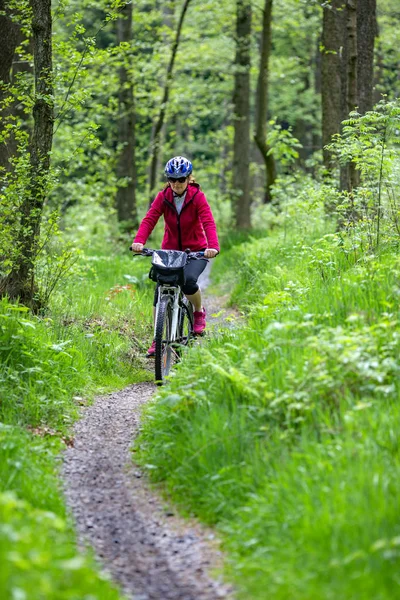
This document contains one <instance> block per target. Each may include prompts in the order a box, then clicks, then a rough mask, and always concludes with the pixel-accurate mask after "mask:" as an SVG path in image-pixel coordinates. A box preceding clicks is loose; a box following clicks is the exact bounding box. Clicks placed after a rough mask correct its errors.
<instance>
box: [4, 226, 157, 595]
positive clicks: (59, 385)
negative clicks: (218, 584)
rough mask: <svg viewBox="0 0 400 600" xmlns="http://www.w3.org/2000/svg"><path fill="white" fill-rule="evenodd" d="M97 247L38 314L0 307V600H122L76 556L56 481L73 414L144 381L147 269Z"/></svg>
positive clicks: (81, 556) (148, 312)
mask: <svg viewBox="0 0 400 600" xmlns="http://www.w3.org/2000/svg"><path fill="white" fill-rule="evenodd" d="M52 239H53V240H54V238H52ZM76 242H77V243H80V240H79V239H78V240H76ZM105 248H107V250H108V252H109V253H108V255H98V254H95V253H94V250H95V248H93V247H92V248H91V251H92V254H91V255H90V256H87V255H84V254H81V255H80V256H79V257H78V258H79V260H78V262H77V263H76V265H75V266H74V270H73V272H72V273H71V278H70V279H69V280H68V281H65V282H64V286H63V287H62V288H60V287H59V288H56V289H55V291H54V294H53V295H52V296H51V298H50V310H49V311H48V312H47V313H46V314H45V315H43V316H32V315H31V314H30V313H29V311H28V309H27V308H26V307H23V306H18V305H17V304H10V303H9V302H8V301H7V299H3V300H2V301H1V302H0V365H1V366H0V560H1V564H2V568H1V573H0V597H1V598H26V599H28V598H29V599H30V598H33V599H35V600H36V599H37V600H41V599H42V598H57V599H58V598H60V599H64V598H65V599H67V598H68V599H69V598H70V599H71V600H72V599H73V598H87V600H89V599H92V598H96V599H97V598H98V599H99V600H103V599H104V600H106V599H110V600H111V599H114V598H115V599H117V598H120V597H121V596H120V595H119V594H118V593H117V591H115V590H114V589H113V587H112V586H111V585H110V584H109V583H108V581H106V579H105V578H104V576H100V575H99V574H98V572H97V570H96V568H95V565H94V561H93V560H92V559H91V558H90V557H88V556H86V555H84V554H82V553H81V554H78V553H77V550H76V548H75V543H74V532H73V530H72V527H71V524H70V523H69V519H68V517H67V515H66V514H65V507H64V502H63V500H62V498H61V496H60V491H59V480H58V477H57V471H58V464H59V460H57V454H59V452H60V451H61V450H62V448H63V447H64V443H68V441H69V435H70V426H71V423H72V421H73V420H74V419H75V418H76V417H77V412H78V411H77V409H78V407H79V406H81V405H82V404H87V403H88V402H89V400H90V398H91V397H92V396H93V393H94V392H96V393H99V392H101V391H108V390H110V389H115V388H117V387H123V386H125V385H127V384H128V383H132V382H136V381H143V380H147V379H149V377H151V374H150V373H149V372H148V371H147V370H145V369H143V361H142V360H141V359H140V358H139V353H140V354H141V353H142V352H143V350H144V348H145V347H146V343H147V339H146V337H150V335H151V331H150V330H151V295H152V286H151V285H148V283H147V281H148V278H147V273H146V272H145V271H146V268H147V267H148V264H145V261H143V262H133V261H132V259H131V257H128V256H118V255H115V254H113V250H112V249H111V248H110V247H107V246H106V244H105V243H104V241H103V244H102V250H103V251H104V249H105ZM86 250H88V248H87V246H86ZM61 260H63V259H61ZM82 290H84V292H83V291H82ZM135 336H137V337H135ZM27 430H29V431H30V433H28V431H27Z"/></svg>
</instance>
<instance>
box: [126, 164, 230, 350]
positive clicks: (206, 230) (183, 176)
mask: <svg viewBox="0 0 400 600" xmlns="http://www.w3.org/2000/svg"><path fill="white" fill-rule="evenodd" d="M192 169H193V167H192V163H191V162H190V161H189V160H188V159H187V158H185V157H184V156H175V157H174V158H171V159H170V160H169V161H168V162H167V164H166V165H165V169H164V173H165V176H166V178H167V184H166V186H165V187H164V189H163V190H162V191H161V192H159V193H158V194H157V196H156V197H155V199H154V200H153V202H152V204H151V207H150V209H149V210H148V212H147V214H146V216H145V217H144V219H143V220H142V222H141V224H140V226H139V229H138V232H137V234H136V236H135V239H134V240H133V243H132V250H133V251H134V252H141V251H142V250H143V247H144V244H145V243H146V241H147V239H148V237H149V236H150V234H151V232H152V231H153V229H154V227H155V226H156V224H157V222H158V219H159V218H160V217H161V215H163V216H164V238H163V241H162V244H161V248H162V249H163V250H181V251H185V250H187V249H190V251H191V252H200V251H203V250H204V256H205V258H214V256H216V255H217V254H218V252H219V243H218V235H217V228H216V225H215V221H214V217H213V214H212V212H211V208H210V205H209V204H208V202H207V199H206V197H205V195H204V193H203V192H202V191H201V190H200V186H199V185H198V184H197V183H196V182H195V181H194V179H193V177H192ZM206 265H207V261H206V260H201V259H200V260H192V261H188V263H187V265H186V266H185V285H184V286H182V290H183V292H184V294H185V295H186V297H187V299H188V300H189V301H190V302H191V303H192V304H193V314H194V324H193V331H194V333H195V334H196V335H200V334H202V333H203V332H204V330H205V328H206V311H205V308H204V307H203V305H202V301H201V291H200V288H199V286H198V284H197V280H198V278H199V276H200V274H201V273H202V272H203V271H204V269H205V268H206ZM156 304H157V289H156V292H155V294H154V306H155V305H156ZM154 354H155V341H154V340H153V343H152V344H151V346H150V348H149V349H148V351H147V356H154Z"/></svg>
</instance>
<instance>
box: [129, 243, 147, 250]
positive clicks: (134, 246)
mask: <svg viewBox="0 0 400 600" xmlns="http://www.w3.org/2000/svg"><path fill="white" fill-rule="evenodd" d="M131 248H132V252H141V251H142V250H143V248H144V244H138V243H136V244H132V246H131Z"/></svg>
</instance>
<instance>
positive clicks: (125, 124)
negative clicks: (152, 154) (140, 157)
mask: <svg viewBox="0 0 400 600" xmlns="http://www.w3.org/2000/svg"><path fill="white" fill-rule="evenodd" d="M131 40H132V4H127V5H126V6H125V7H124V8H123V9H122V10H121V17H120V18H119V19H118V22H117V41H118V44H121V43H123V42H128V43H129V42H131ZM130 61H131V54H129V56H127V57H124V63H123V64H122V65H121V67H120V69H119V92H118V106H119V119H118V142H119V146H120V147H121V151H120V155H119V157H118V162H117V177H118V179H124V180H125V181H126V185H124V186H121V187H119V188H118V191H117V197H116V202H117V215H118V220H119V221H125V222H127V223H129V226H130V227H135V226H136V225H137V210H136V160H135V141H136V135H135V131H136V127H135V125H136V119H135V100H134V85H133V81H132V70H131V69H130V68H129V67H130Z"/></svg>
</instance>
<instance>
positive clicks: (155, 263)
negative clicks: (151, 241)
mask: <svg viewBox="0 0 400 600" xmlns="http://www.w3.org/2000/svg"><path fill="white" fill-rule="evenodd" d="M187 260H188V258H187V254H186V252H180V251H179V250H156V251H155V252H154V253H153V258H152V261H151V263H152V267H151V270H150V273H149V277H150V279H152V280H153V281H156V282H157V283H161V284H164V285H165V284H167V285H180V286H182V285H184V284H185V271H184V269H185V265H186V264H187Z"/></svg>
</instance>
